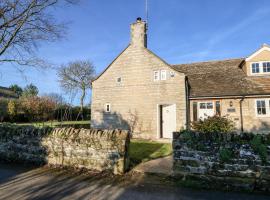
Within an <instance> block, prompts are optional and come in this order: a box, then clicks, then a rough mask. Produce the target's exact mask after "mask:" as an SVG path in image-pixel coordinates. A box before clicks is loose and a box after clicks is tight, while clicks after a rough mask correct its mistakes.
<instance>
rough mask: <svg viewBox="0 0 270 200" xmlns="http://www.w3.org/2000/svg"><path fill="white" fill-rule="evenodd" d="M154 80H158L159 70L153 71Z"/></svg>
mask: <svg viewBox="0 0 270 200" xmlns="http://www.w3.org/2000/svg"><path fill="white" fill-rule="evenodd" d="M154 81H159V71H154Z"/></svg>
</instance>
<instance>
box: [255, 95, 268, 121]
mask: <svg viewBox="0 0 270 200" xmlns="http://www.w3.org/2000/svg"><path fill="white" fill-rule="evenodd" d="M257 101H265V110H266V114H265V115H260V114H258V112H257ZM269 104H270V99H255V100H254V108H255V114H256V117H270V105H269Z"/></svg>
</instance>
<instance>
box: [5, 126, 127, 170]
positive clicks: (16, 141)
mask: <svg viewBox="0 0 270 200" xmlns="http://www.w3.org/2000/svg"><path fill="white" fill-rule="evenodd" d="M129 142H130V134H129V132H128V131H121V130H103V131H101V130H95V129H74V128H54V129H52V128H42V129H40V128H35V127H23V126H1V125H0V159H1V160H7V161H11V162H25V163H33V164H38V165H43V164H49V165H56V166H69V167H75V168H86V169H89V170H97V171H111V172H113V173H114V174H123V173H124V172H125V171H126V170H127V168H128V164H129V157H128V146H129Z"/></svg>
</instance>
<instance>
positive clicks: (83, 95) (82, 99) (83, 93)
mask: <svg viewBox="0 0 270 200" xmlns="http://www.w3.org/2000/svg"><path fill="white" fill-rule="evenodd" d="M84 98H85V88H82V96H81V109H80V113H81V116H82V119H83V103H84Z"/></svg>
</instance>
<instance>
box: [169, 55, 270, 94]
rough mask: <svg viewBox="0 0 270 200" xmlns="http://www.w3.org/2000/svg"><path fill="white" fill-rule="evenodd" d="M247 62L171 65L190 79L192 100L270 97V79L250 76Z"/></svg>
mask: <svg viewBox="0 0 270 200" xmlns="http://www.w3.org/2000/svg"><path fill="white" fill-rule="evenodd" d="M244 61H245V60H244V59H243V58H239V59H229V60H221V61H210V62H198V63H190V64H180V65H172V67H173V68H174V69H175V70H177V71H179V72H182V73H184V74H185V75H186V76H187V79H188V83H189V86H190V94H189V95H190V97H223V96H248V95H270V77H269V76H247V75H246V74H245V72H244V71H243V70H242V68H241V66H242V64H243V62H244Z"/></svg>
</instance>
